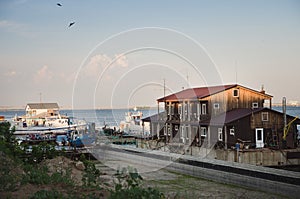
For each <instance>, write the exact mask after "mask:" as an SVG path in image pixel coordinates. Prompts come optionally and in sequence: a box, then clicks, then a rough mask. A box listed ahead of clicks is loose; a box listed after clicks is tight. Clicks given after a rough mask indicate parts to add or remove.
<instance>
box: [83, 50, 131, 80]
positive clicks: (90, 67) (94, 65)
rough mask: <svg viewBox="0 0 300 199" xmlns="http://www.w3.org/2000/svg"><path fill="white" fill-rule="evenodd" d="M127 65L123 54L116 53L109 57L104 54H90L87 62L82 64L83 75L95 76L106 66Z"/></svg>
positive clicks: (123, 66)
mask: <svg viewBox="0 0 300 199" xmlns="http://www.w3.org/2000/svg"><path fill="white" fill-rule="evenodd" d="M115 67H122V68H125V67H128V59H127V57H126V56H125V55H123V54H116V55H114V56H113V57H110V56H108V55H106V54H97V55H94V56H92V57H91V58H90V59H89V61H88V64H87V65H85V66H83V72H84V75H86V76H88V77H97V76H99V75H100V74H101V72H103V71H104V70H105V69H107V68H110V69H111V68H115Z"/></svg>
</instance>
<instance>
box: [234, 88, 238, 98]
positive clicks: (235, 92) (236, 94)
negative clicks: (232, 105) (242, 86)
mask: <svg viewBox="0 0 300 199" xmlns="http://www.w3.org/2000/svg"><path fill="white" fill-rule="evenodd" d="M238 96H239V90H238V89H234V90H233V97H238Z"/></svg>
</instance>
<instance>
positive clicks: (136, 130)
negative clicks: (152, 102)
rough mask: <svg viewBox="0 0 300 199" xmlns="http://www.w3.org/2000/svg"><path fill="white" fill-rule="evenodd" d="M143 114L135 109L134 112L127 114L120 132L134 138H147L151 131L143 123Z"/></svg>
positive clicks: (121, 123) (121, 124)
mask: <svg viewBox="0 0 300 199" xmlns="http://www.w3.org/2000/svg"><path fill="white" fill-rule="evenodd" d="M142 117H143V113H142V112H141V111H137V108H136V107H135V108H134V109H133V111H130V112H126V113H125V120H123V121H121V122H120V127H119V128H120V132H123V134H128V135H134V136H147V135H148V134H149V131H150V127H149V126H145V125H144V124H143V122H142Z"/></svg>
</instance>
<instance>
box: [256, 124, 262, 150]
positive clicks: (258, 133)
mask: <svg viewBox="0 0 300 199" xmlns="http://www.w3.org/2000/svg"><path fill="white" fill-rule="evenodd" d="M255 142H256V148H263V147H264V129H263V128H257V129H255Z"/></svg>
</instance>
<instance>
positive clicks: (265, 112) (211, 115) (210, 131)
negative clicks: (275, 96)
mask: <svg viewBox="0 0 300 199" xmlns="http://www.w3.org/2000/svg"><path fill="white" fill-rule="evenodd" d="M157 102H158V105H159V103H164V105H165V113H164V114H159V115H157V116H156V117H153V120H152V121H151V126H150V127H151V128H150V130H151V133H152V135H153V134H156V135H157V137H159V138H162V139H166V141H167V142H173V143H183V144H188V145H196V146H206V147H211V146H212V145H215V144H216V143H219V142H218V141H221V142H222V143H223V145H224V147H225V148H227V147H231V146H234V144H235V143H236V142H237V140H246V141H250V143H249V145H250V144H252V145H253V146H255V147H264V146H265V144H264V143H262V144H260V143H259V142H258V140H257V139H258V137H262V138H264V139H263V142H264V141H266V140H267V138H268V136H267V135H269V134H270V133H273V134H275V133H277V134H278V138H279V137H280V135H281V133H282V131H283V122H282V121H283V114H282V113H279V112H276V111H273V110H272V96H271V95H268V94H266V93H265V91H264V90H263V89H262V90H261V91H256V90H253V89H251V88H247V87H244V86H241V85H238V84H232V85H224V86H223V85H221V86H212V87H199V88H190V89H186V90H182V91H179V92H177V93H174V94H171V95H168V96H165V97H163V98H160V99H158V100H157ZM267 106H268V107H269V108H268V109H267V108H266V107H267ZM246 116H247V117H246ZM250 116H251V117H250ZM249 118H250V119H251V120H250V119H249ZM266 118H267V119H266ZM280 118H281V119H280ZM288 118H289V119H290V118H291V117H288ZM148 119H149V118H148ZM261 119H264V120H263V121H261ZM162 121H163V122H162ZM216 121H217V123H216ZM234 122H238V124H239V125H237V124H236V123H234ZM242 122H243V123H242ZM280 129H281V131H280ZM253 131H254V133H253ZM290 131H291V132H293V133H289V135H288V136H289V137H288V139H287V141H288V146H289V147H293V146H294V144H293V141H292V140H293V138H292V135H294V131H295V128H291V129H290ZM233 135H234V136H233ZM255 135H257V136H255ZM221 138H222V139H221Z"/></svg>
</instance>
